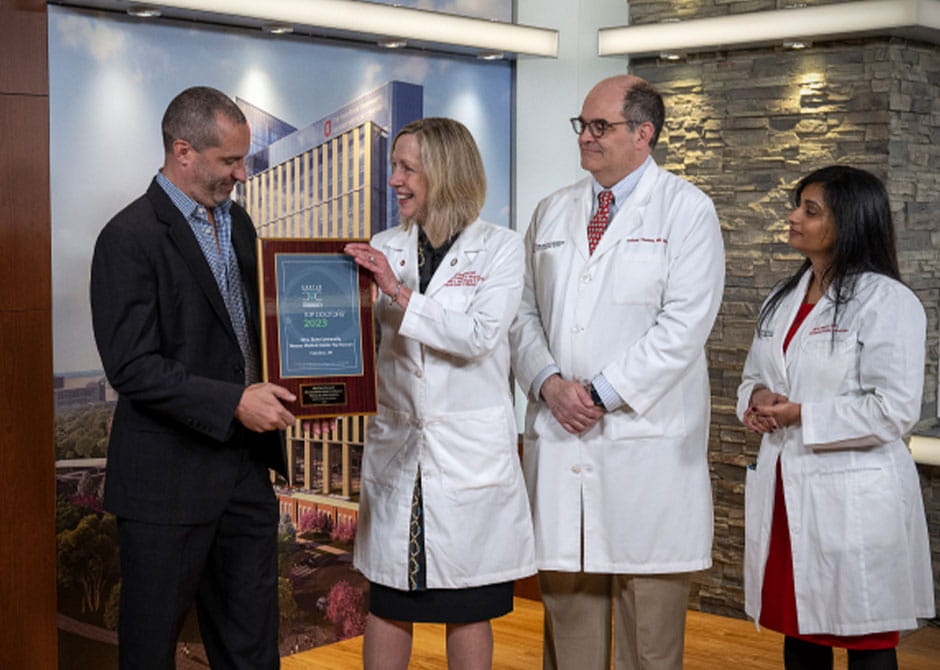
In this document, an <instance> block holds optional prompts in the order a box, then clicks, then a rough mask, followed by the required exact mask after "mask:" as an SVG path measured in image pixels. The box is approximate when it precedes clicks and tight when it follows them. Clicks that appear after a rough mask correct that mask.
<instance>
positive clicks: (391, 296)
mask: <svg viewBox="0 0 940 670" xmlns="http://www.w3.org/2000/svg"><path fill="white" fill-rule="evenodd" d="M399 293H401V280H400V279H399V280H398V285H397V286H396V287H395V295H389V296H388V297H389V299H390V300H391V301H392V302H395V303H397V302H398V294H399Z"/></svg>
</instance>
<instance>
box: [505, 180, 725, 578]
mask: <svg viewBox="0 0 940 670" xmlns="http://www.w3.org/2000/svg"><path fill="white" fill-rule="evenodd" d="M592 201H593V193H592V187H591V179H590V178H588V179H585V180H582V181H580V182H578V183H576V184H573V185H572V186H569V187H567V188H564V189H562V190H560V191H557V192H556V193H554V194H552V195H550V196H549V197H547V198H546V199H545V200H543V201H542V202H541V203H539V205H538V207H537V208H536V210H535V213H534V215H533V217H532V221H531V223H530V225H529V229H528V231H527V233H526V245H527V248H526V251H527V255H526V262H527V267H526V283H525V289H524V290H523V297H522V306H521V308H520V310H519V316H518V317H517V318H516V321H515V323H514V324H513V328H512V331H511V339H512V343H513V369H514V371H515V373H516V376H517V379H518V381H519V383H520V385H521V386H522V388H523V389H526V390H527V391H531V386H532V381H533V379H534V378H535V377H536V375H537V374H538V373H539V372H540V371H541V370H542V369H543V368H545V366H547V365H549V364H552V363H554V364H555V365H557V366H558V367H559V368H560V370H561V373H562V377H564V378H565V379H568V380H576V381H579V382H584V383H586V382H589V381H590V380H591V379H593V377H594V376H595V375H597V374H598V373H603V374H604V376H605V378H606V379H607V380H608V381H609V382H610V383H611V385H612V386H613V387H614V388H615V389H616V390H617V392H618V393H619V395H620V397H621V398H622V399H623V400H624V401H625V402H626V405H624V406H621V407H619V408H617V409H614V410H613V411H611V412H610V413H608V414H606V415H605V416H604V417H603V418H602V419H601V420H600V421H599V422H598V423H597V424H596V425H595V426H594V427H593V428H592V429H591V430H589V431H587V432H586V433H584V434H582V435H571V434H569V433H567V432H566V431H565V430H564V429H563V428H562V427H561V425H560V424H559V423H558V422H557V421H556V420H555V418H554V417H553V416H552V414H551V411H550V410H549V409H548V406H547V405H546V404H545V402H544V401H542V400H540V399H539V398H536V397H533V396H531V393H530V398H529V405H528V411H527V414H526V433H525V448H524V469H525V474H526V483H527V486H528V491H529V500H530V503H531V506H532V513H533V521H534V524H535V537H536V558H537V561H538V565H539V569H540V570H560V571H565V572H575V571H578V570H581V569H582V562H581V535H582V522H583V532H584V562H583V569H584V571H586V572H600V573H644V574H653V573H675V572H689V571H693V570H700V569H703V568H707V567H709V566H710V565H711V543H712V495H711V483H710V480H709V473H708V460H707V447H708V425H709V385H708V369H707V362H706V359H705V341H706V339H707V337H708V334H709V331H710V330H711V328H712V323H713V321H714V319H715V315H716V313H717V311H718V306H719V303H720V301H721V293H722V286H723V279H724V251H723V247H722V240H721V231H720V227H719V224H718V218H717V216H716V214H715V209H714V206H713V205H712V203H711V200H709V199H708V197H707V196H705V194H704V193H702V192H701V191H700V190H698V189H697V188H695V187H694V186H693V185H692V184H690V183H688V182H687V181H684V180H682V179H680V178H678V177H676V176H674V175H672V174H670V173H668V172H666V171H665V170H662V169H660V168H659V167H658V166H656V165H655V163H653V164H650V165H649V166H648V167H647V169H646V171H645V172H644V173H643V176H642V178H641V179H640V182H639V184H638V185H637V187H636V189H635V191H634V192H633V193H632V194H631V196H630V197H629V198H628V200H627V201H626V202H624V203H622V204H621V205H620V208H619V209H618V211H617V214H616V216H615V217H614V218H613V220H612V221H611V222H610V224H609V226H608V229H607V231H606V232H605V233H604V235H603V237H602V238H601V240H600V242H599V244H598V246H597V248H596V249H595V251H594V254H593V255H589V254H588V242H587V224H588V220H589V218H590V216H591V209H592ZM582 505H583V515H582Z"/></svg>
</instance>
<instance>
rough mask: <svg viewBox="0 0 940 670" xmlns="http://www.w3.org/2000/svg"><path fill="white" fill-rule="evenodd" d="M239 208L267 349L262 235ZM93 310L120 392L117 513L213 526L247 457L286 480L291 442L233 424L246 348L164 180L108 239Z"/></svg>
mask: <svg viewBox="0 0 940 670" xmlns="http://www.w3.org/2000/svg"><path fill="white" fill-rule="evenodd" d="M231 211H232V243H233V246H234V249H235V253H236V255H237V257H238V264H239V267H240V269H241V275H242V281H243V282H244V284H245V287H246V290H247V293H248V296H249V297H248V304H247V305H246V306H245V308H246V318H247V319H248V321H249V328H250V329H251V332H252V334H253V335H254V337H255V338H256V341H257V337H258V322H259V319H258V287H257V282H258V271H257V259H256V248H255V231H254V227H253V226H252V223H251V219H250V218H249V217H248V214H247V212H245V210H244V209H242V208H241V207H239V206H238V205H237V204H233V205H232V210H231ZM91 309H92V322H93V326H94V331H95V340H96V342H97V344H98V351H99V353H100V354H101V360H102V363H103V365H104V370H105V373H106V374H107V376H108V381H109V382H110V383H111V385H112V386H113V387H114V389H115V390H116V391H117V392H118V394H119V399H118V404H117V408H116V409H115V413H114V422H113V425H112V428H111V439H110V444H109V448H108V469H107V480H106V483H105V496H104V504H105V508H106V509H108V510H109V511H110V512H112V513H114V514H116V515H118V516H122V517H128V518H132V519H137V520H140V521H149V522H152V523H187V524H188V523H202V522H206V521H209V520H211V519H213V518H215V517H217V516H218V514H219V513H220V512H221V511H222V509H224V507H225V505H226V502H227V500H228V496H229V494H230V492H231V490H232V487H233V485H234V482H235V478H236V476H237V474H238V471H239V469H240V467H241V466H242V465H243V463H244V459H246V458H251V459H253V460H255V461H258V462H260V463H263V464H264V465H266V466H268V467H271V468H274V469H275V470H278V471H280V472H282V473H283V472H284V469H285V468H284V454H283V438H282V435H281V434H280V433H278V432H269V433H263V434H258V433H252V432H250V431H248V430H247V429H245V428H244V427H243V426H242V425H241V424H240V423H239V422H238V421H236V420H235V418H234V415H235V408H236V407H237V405H238V402H239V399H240V398H241V395H242V391H243V390H244V374H245V362H244V359H243V356H242V353H241V349H240V348H239V346H238V341H237V339H236V338H235V332H234V330H233V329H232V324H231V320H230V319H229V316H228V312H227V311H226V309H225V304H224V302H223V301H222V294H221V293H220V291H219V288H218V285H217V284H216V281H215V278H214V277H213V276H212V271H211V270H210V268H209V265H208V263H207V262H206V260H205V257H204V256H203V253H202V250H201V249H200V247H199V243H198V242H197V240H196V237H195V236H194V235H193V233H192V230H191V229H190V227H189V224H188V223H187V222H186V220H185V218H184V217H183V216H182V214H180V212H179V210H178V209H177V208H176V206H175V205H174V204H173V202H172V201H171V200H170V199H169V197H168V196H167V195H166V193H165V192H164V190H163V188H162V187H161V186H160V185H159V184H158V183H157V182H156V181H154V182H152V183H151V184H150V188H149V189H148V190H147V193H146V194H145V195H144V196H142V197H140V198H138V199H137V200H135V201H134V202H133V203H131V204H130V205H128V206H127V207H126V208H125V209H124V210H122V211H121V212H120V213H118V214H117V215H116V216H115V217H114V218H113V219H112V220H111V221H110V222H109V223H108V225H107V226H105V228H104V229H103V230H102V231H101V234H100V235H99V237H98V241H97V243H96V244H95V253H94V259H93V261H92V267H91ZM259 349H260V347H259Z"/></svg>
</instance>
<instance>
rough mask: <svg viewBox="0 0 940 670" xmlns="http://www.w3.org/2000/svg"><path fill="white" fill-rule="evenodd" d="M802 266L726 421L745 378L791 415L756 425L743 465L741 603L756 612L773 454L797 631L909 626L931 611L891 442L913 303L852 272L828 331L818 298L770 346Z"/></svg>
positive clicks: (913, 369) (910, 386)
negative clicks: (775, 424) (791, 409)
mask: <svg viewBox="0 0 940 670" xmlns="http://www.w3.org/2000/svg"><path fill="white" fill-rule="evenodd" d="M810 274H811V273H809V272H807V273H805V274H804V276H803V277H802V280H801V281H800V284H799V286H797V287H796V289H795V290H793V291H792V292H791V293H790V294H789V295H788V296H787V297H785V298H784V299H783V300H782V301H781V302H780V304H779V305H778V307H777V310H776V312H775V314H774V315H773V316H772V318H771V319H770V320H769V321H768V322H767V323H766V324H765V325H764V327H763V331H762V332H760V333H757V334H756V335H755V337H754V341H753V344H752V345H751V350H750V353H749V354H748V357H747V362H746V363H745V367H744V381H743V383H742V384H741V386H740V388H739V389H738V405H737V411H738V417H739V418H740V417H743V415H744V411H745V410H746V409H747V408H748V403H749V401H750V397H751V393H752V391H753V390H754V387H755V385H758V384H760V385H762V386H765V387H766V388H768V389H770V390H771V391H774V392H776V393H781V394H783V395H785V396H787V397H788V398H789V399H790V400H792V401H793V402H797V403H800V404H801V405H802V411H801V413H802V420H801V423H800V424H797V425H793V426H787V427H785V428H781V429H778V430H777V431H774V432H773V433H767V434H765V435H764V437H763V440H762V442H761V448H760V454H759V456H758V459H757V466H756V469H755V468H749V469H748V471H747V484H746V488H745V527H746V533H745V535H746V545H745V576H744V588H745V609H746V611H747V614H748V615H749V616H751V617H753V618H754V620H755V621H758V620H759V619H760V608H761V589H762V585H763V583H764V566H765V563H766V561H767V552H768V548H769V544H770V527H771V520H772V517H773V505H774V489H775V481H776V479H775V477H776V466H777V459H778V457H779V458H780V466H781V472H782V479H783V490H784V496H785V498H786V506H787V515H788V521H789V531H790V542H791V546H792V552H793V580H794V585H795V590H796V610H797V617H798V619H799V626H800V633H803V634H812V633H829V634H835V635H861V634H864V633H873V632H884V631H892V630H902V629H906V628H916V626H917V622H916V620H915V618H916V617H932V616H933V615H934V605H933V586H932V578H931V570H930V551H929V548H928V541H927V526H926V520H925V518H924V508H923V502H922V499H921V493H920V485H919V483H918V479H917V471H916V469H915V467H914V462H913V460H912V459H911V455H910V453H909V452H908V450H907V448H906V446H905V444H904V442H903V441H902V437H903V436H904V435H905V433H907V432H908V431H910V429H911V428H912V427H913V426H914V424H915V423H916V422H917V420H918V418H919V415H920V402H921V392H922V388H923V375H924V338H925V324H926V320H925V317H924V309H923V307H922V306H921V304H920V302H919V301H918V299H917V297H916V296H915V295H914V294H913V293H912V292H911V291H910V290H909V289H908V288H907V287H906V286H904V285H903V284H901V283H900V282H897V281H894V280H893V279H890V278H888V277H885V276H883V275H878V274H865V275H862V276H861V277H860V279H859V281H858V285H857V288H856V293H855V297H854V298H853V299H852V300H851V301H850V302H849V303H848V304H846V305H844V306H842V307H840V312H839V315H838V317H837V319H838V320H837V322H836V323H835V324H834V326H833V325H832V324H833V307H834V303H833V301H832V300H831V293H827V295H826V296H824V297H823V298H822V299H821V300H820V301H819V302H818V303H817V304H816V306H815V307H814V308H813V311H812V312H810V313H809V315H808V316H807V317H806V320H805V321H804V322H803V324H802V325H801V326H800V328H799V330H798V331H797V332H796V334H795V335H794V337H793V339H792V340H791V341H790V345H789V347H788V348H787V353H786V355H784V353H783V339H784V337H785V336H786V334H787V331H788V330H789V329H790V326H791V324H792V323H793V319H794V317H795V316H796V312H797V309H798V308H799V305H800V303H801V302H802V300H803V296H804V295H805V293H806V287H807V284H808V281H809V277H810ZM833 328H834V329H835V336H834V339H833Z"/></svg>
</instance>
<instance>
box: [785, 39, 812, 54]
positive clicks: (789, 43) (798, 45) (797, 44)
mask: <svg viewBox="0 0 940 670" xmlns="http://www.w3.org/2000/svg"><path fill="white" fill-rule="evenodd" d="M809 46H811V43H810V42H807V41H806V40H784V41H783V48H784V49H793V50H794V51H796V50H798V49H806V48H808V47H809Z"/></svg>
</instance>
